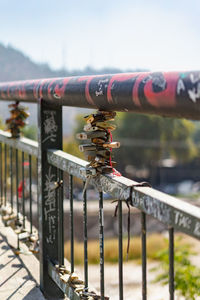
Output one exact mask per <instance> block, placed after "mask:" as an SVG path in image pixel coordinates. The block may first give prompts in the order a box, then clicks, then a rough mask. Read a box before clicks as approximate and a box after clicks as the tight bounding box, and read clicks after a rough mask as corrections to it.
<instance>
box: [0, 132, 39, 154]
mask: <svg viewBox="0 0 200 300" xmlns="http://www.w3.org/2000/svg"><path fill="white" fill-rule="evenodd" d="M0 142H2V143H5V144H7V145H9V146H10V147H12V148H14V149H18V150H21V151H24V152H26V153H27V154H29V155H34V156H36V157H37V156H38V142H36V141H33V140H30V139H27V138H24V137H22V138H20V139H13V138H11V135H10V133H8V132H5V131H3V130H0Z"/></svg>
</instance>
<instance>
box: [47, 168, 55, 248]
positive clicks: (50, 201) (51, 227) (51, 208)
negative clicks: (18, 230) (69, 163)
mask: <svg viewBox="0 0 200 300" xmlns="http://www.w3.org/2000/svg"><path fill="white" fill-rule="evenodd" d="M45 179H46V180H45V188H44V192H45V195H44V217H45V221H47V223H48V231H49V234H48V235H47V237H46V240H47V243H50V244H52V243H53V241H54V240H55V238H56V224H55V219H56V216H55V215H54V212H55V211H56V191H55V189H53V188H52V187H53V186H54V182H55V174H52V172H51V166H50V167H49V170H48V173H47V174H46V178H45Z"/></svg>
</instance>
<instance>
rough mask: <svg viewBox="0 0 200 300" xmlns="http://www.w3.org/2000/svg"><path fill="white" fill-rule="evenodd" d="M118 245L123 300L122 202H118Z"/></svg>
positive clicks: (120, 297)
mask: <svg viewBox="0 0 200 300" xmlns="http://www.w3.org/2000/svg"><path fill="white" fill-rule="evenodd" d="M118 230H119V236H118V243H119V299H120V300H123V228H122V201H118Z"/></svg>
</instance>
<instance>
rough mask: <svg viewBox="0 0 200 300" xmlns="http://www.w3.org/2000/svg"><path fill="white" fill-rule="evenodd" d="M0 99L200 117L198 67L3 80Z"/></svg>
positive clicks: (190, 117)
mask: <svg viewBox="0 0 200 300" xmlns="http://www.w3.org/2000/svg"><path fill="white" fill-rule="evenodd" d="M0 98H1V99H2V100H19V101H26V102H38V99H41V98H42V99H44V100H45V101H47V102H48V103H53V104H54V105H65V106H74V107H85V108H98V109H100V110H108V111H111V110H114V111H126V112H128V111H133V112H137V113H148V114H157V115H164V116H170V117H182V118H189V119H196V120H199V119H200V113H199V112H200V71H195V72H193V71H191V72H188V71H187V72H141V73H125V74H123V73H122V74H111V75H98V76H97V75H95V76H82V77H67V78H53V79H39V80H27V81H17V82H5V83H1V84H0Z"/></svg>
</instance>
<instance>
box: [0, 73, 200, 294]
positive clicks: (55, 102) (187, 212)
mask: <svg viewBox="0 0 200 300" xmlns="http://www.w3.org/2000/svg"><path fill="white" fill-rule="evenodd" d="M199 85H200V73H199V72H187V73H183V72H182V73H181V72H180V73H178V72H176V73H137V74H134V73H133V74H120V75H105V76H87V77H75V78H73V77H72V78H64V79H53V80H52V79H51V80H50V79H49V80H37V81H25V82H17V83H15V82H13V83H2V84H0V95H1V98H2V99H3V100H17V101H29V102H37V103H38V120H39V122H38V131H39V134H38V143H37V142H33V141H30V140H28V139H25V138H20V139H17V140H13V139H11V138H10V136H9V134H7V133H5V132H2V131H0V176H1V181H0V188H1V206H2V207H5V206H7V205H8V202H10V206H11V211H9V214H12V213H13V208H14V206H16V211H17V215H16V223H15V225H20V226H21V227H22V228H24V229H26V226H25V215H26V214H27V211H26V209H25V196H24V191H25V187H24V176H25V175H24V155H25V153H27V154H26V155H28V163H29V171H28V177H29V197H28V198H29V201H30V202H29V220H30V229H29V236H31V235H32V234H33V228H32V156H33V157H36V158H37V164H38V165H37V171H38V180H37V181H38V199H37V201H38V214H39V240H40V253H39V256H40V257H39V259H40V286H41V289H42V291H43V292H44V294H45V296H46V297H49V298H54V299H59V298H63V297H64V295H65V294H67V296H68V297H69V298H70V299H83V298H86V299H87V298H88V297H91V298H92V299H108V297H109V295H108V292H107V290H106V284H105V282H104V281H105V280H104V222H103V219H104V218H103V215H104V208H103V204H104V192H106V193H108V194H110V195H111V196H112V197H113V199H116V200H117V204H118V240H119V299H123V247H122V246H123V231H122V202H123V201H126V202H127V203H128V205H130V206H132V207H136V208H137V209H139V210H140V211H141V243H142V299H143V300H145V299H147V246H146V231H147V229H146V215H150V216H152V217H154V218H155V219H157V220H159V221H160V222H162V223H164V224H166V225H167V227H168V232H169V295H170V296H169V297H170V300H173V299H174V230H178V231H180V232H184V233H186V234H188V235H190V236H193V237H195V238H197V239H200V209H199V208H197V207H196V206H193V205H190V204H188V203H186V202H183V201H181V200H178V199H176V198H174V197H171V196H169V195H166V194H164V193H161V192H159V191H157V190H154V189H153V188H151V187H149V186H147V185H146V184H140V183H137V182H135V181H132V180H129V179H127V178H125V177H123V176H114V175H112V174H111V175H102V174H100V175H98V176H96V177H93V178H91V180H90V183H91V184H92V185H93V186H94V187H95V188H96V190H97V191H98V194H99V255H100V295H98V294H97V293H91V291H90V290H89V278H88V235H87V230H88V227H87V220H88V218H87V202H88V200H87V190H86V191H85V192H84V195H83V221H84V226H83V227H84V228H83V232H84V283H82V281H81V280H79V279H77V278H73V274H74V268H75V265H74V216H73V213H74V210H73V180H74V177H77V178H80V179H81V180H82V181H83V183H85V182H86V180H87V177H86V174H85V172H84V170H85V168H86V166H87V164H88V162H86V161H84V160H81V159H79V158H77V157H75V156H73V155H70V154H67V153H65V152H63V151H62V106H63V105H71V106H78V107H90V108H92V107H93V108H94V107H95V108H99V109H101V110H124V111H135V112H145V113H156V114H160V115H163V114H164V115H170V116H178V117H189V118H192V119H199V104H198V102H199V100H200V99H199V98H200V96H199V94H198V93H199V89H198V87H199ZM8 147H9V156H8ZM13 151H15V163H14V161H13ZM18 151H21V162H19V159H18V156H19V153H18ZM8 162H9V164H8ZM19 165H20V168H21V171H19V170H20V168H19ZM7 166H9V167H8V169H7ZM19 172H21V173H20V174H21V175H20V176H21V181H22V199H21V203H20V202H19V197H18V186H19ZM8 173H9V174H8ZM14 173H15V174H14ZM63 173H67V174H68V177H69V183H68V190H69V200H70V229H68V230H70V233H71V235H70V246H71V259H70V260H71V261H70V263H71V266H70V270H67V269H66V267H64V230H66V229H65V228H64V226H63V178H64V177H63ZM9 176H10V184H9V189H10V193H9V195H8V188H7V178H8V177H9ZM14 183H15V198H14V190H13V186H14ZM64 184H65V182H64ZM8 199H9V200H8ZM13 199H14V200H13ZM21 216H22V224H20V218H21ZM26 230H27V229H26ZM19 242H20V235H19V234H18V248H19V249H20V245H19ZM52 279H53V280H52ZM77 280H78V281H79V283H77V284H75V282H78V281H77ZM82 284H84V287H82Z"/></svg>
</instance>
